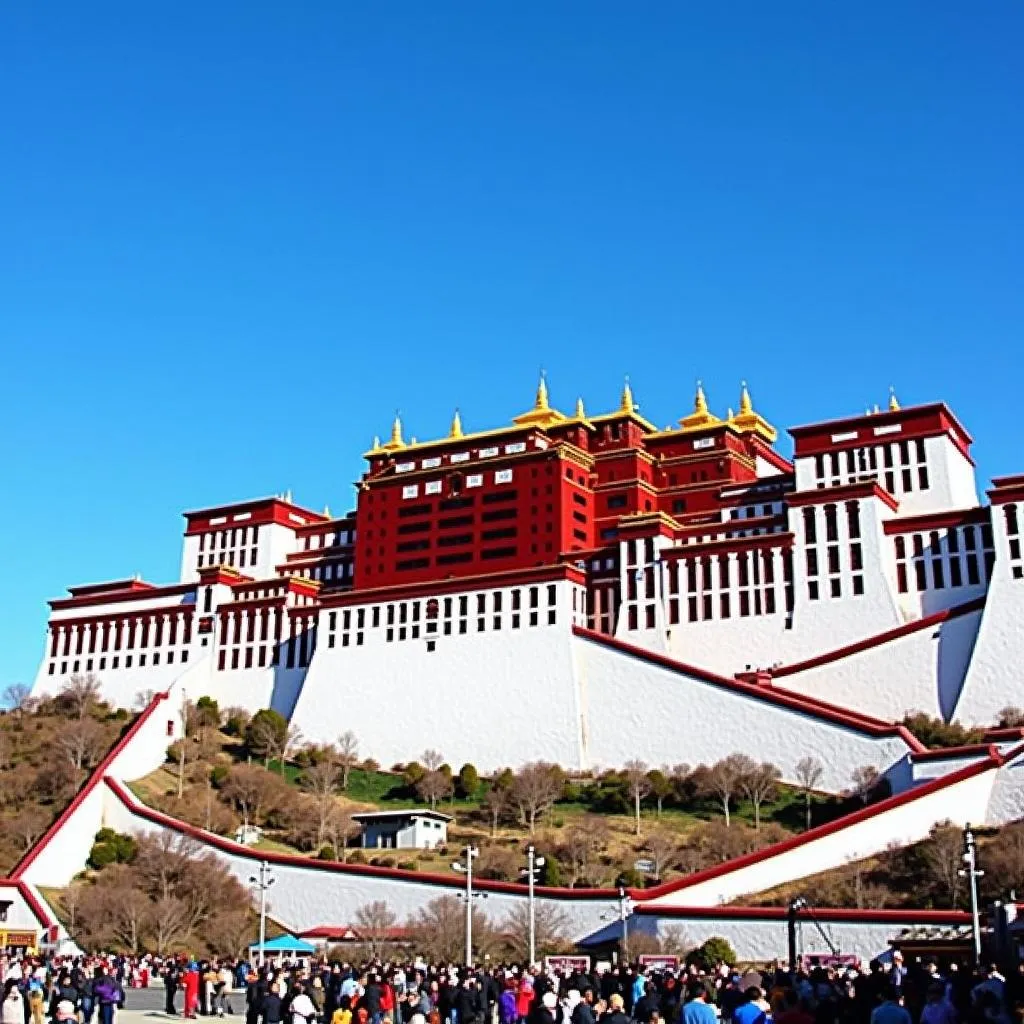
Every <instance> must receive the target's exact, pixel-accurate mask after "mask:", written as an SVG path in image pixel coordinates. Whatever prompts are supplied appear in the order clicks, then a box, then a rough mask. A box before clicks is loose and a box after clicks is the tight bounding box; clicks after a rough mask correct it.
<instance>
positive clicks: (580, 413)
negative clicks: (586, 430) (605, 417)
mask: <svg viewBox="0 0 1024 1024" xmlns="http://www.w3.org/2000/svg"><path fill="white" fill-rule="evenodd" d="M586 418H587V414H586V412H584V410H583V399H582V398H577V399H576V419H578V420H585V419H586Z"/></svg>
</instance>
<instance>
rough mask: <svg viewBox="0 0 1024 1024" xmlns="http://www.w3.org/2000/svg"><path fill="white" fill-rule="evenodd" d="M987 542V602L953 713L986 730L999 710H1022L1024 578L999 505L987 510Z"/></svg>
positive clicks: (1002, 510) (1004, 516)
mask: <svg viewBox="0 0 1024 1024" xmlns="http://www.w3.org/2000/svg"><path fill="white" fill-rule="evenodd" d="M1022 507H1024V503H1022V505H1019V506H1018V509H1021V508H1022ZM992 540H993V547H994V549H995V554H996V559H995V564H994V565H993V568H992V577H991V579H990V581H989V590H988V598H987V600H986V602H985V611H984V613H983V614H982V616H981V625H980V628H979V629H978V638H977V641H976V643H975V645H974V655H973V657H972V658H971V662H970V665H969V667H968V669H967V678H966V680H965V681H964V686H963V691H962V693H961V694H960V699H959V700H958V702H957V704H956V708H955V714H956V718H957V720H958V721H962V722H964V723H965V724H981V725H989V724H992V723H993V722H995V721H996V720H997V719H998V717H999V713H1000V711H1002V710H1003V708H1006V707H1024V667H1022V652H1024V578H1021V577H1020V576H1019V575H1015V571H1016V573H1020V571H1021V562H1020V559H1019V558H1018V559H1014V558H1013V557H1012V556H1011V550H1010V543H1011V538H1010V537H1009V536H1008V534H1007V528H1006V515H1005V512H1004V506H1002V505H996V506H994V507H993V509H992ZM1018 543H1019V539H1018Z"/></svg>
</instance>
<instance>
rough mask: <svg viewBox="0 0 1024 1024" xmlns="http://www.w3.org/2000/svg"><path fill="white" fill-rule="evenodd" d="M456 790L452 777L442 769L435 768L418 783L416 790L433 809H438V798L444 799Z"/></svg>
mask: <svg viewBox="0 0 1024 1024" xmlns="http://www.w3.org/2000/svg"><path fill="white" fill-rule="evenodd" d="M454 791H455V783H454V782H453V781H452V780H451V777H450V776H448V775H446V774H445V773H444V772H442V771H441V770H440V769H437V768H434V769H432V770H431V771H429V772H427V774H426V775H424V776H423V778H422V779H420V781H419V782H417V783H416V792H417V793H419V795H420V798H421V799H423V800H426V801H427V802H428V803H429V804H430V809H431V810H432V811H436V810H437V802H438V800H443V799H444V798H445V797H446V796H449V795H450V794H451V793H453V792H454Z"/></svg>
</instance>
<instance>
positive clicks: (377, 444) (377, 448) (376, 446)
mask: <svg viewBox="0 0 1024 1024" xmlns="http://www.w3.org/2000/svg"><path fill="white" fill-rule="evenodd" d="M370 451H371V452H379V451H380V437H379V436H378V435H377V434H374V435H373V447H372V448H371V449H370Z"/></svg>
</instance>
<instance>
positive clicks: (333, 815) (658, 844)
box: [131, 698, 886, 887]
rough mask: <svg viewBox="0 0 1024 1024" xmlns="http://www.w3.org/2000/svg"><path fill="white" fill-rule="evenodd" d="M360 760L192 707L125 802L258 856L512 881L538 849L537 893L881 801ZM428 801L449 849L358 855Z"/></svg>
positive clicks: (863, 787) (715, 778) (702, 778)
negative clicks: (381, 813)
mask: <svg viewBox="0 0 1024 1024" xmlns="http://www.w3.org/2000/svg"><path fill="white" fill-rule="evenodd" d="M360 753H361V752H360V751H359V744H358V739H357V738H356V737H354V736H352V735H351V734H345V735H344V736H342V737H340V738H339V741H338V743H337V744H335V745H333V746H330V747H323V746H310V745H304V744H303V743H302V739H301V737H300V736H297V735H295V734H294V732H293V730H290V729H289V727H288V726H287V723H285V722H284V720H283V719H281V718H280V716H277V715H275V714H274V713H273V712H266V711H263V712H260V713H258V714H257V716H256V717H255V718H253V719H250V718H249V717H248V716H247V715H245V714H244V712H241V711H239V710H237V709H226V710H224V711H223V712H222V711H221V709H220V708H219V707H218V706H217V705H216V702H214V701H213V700H211V699H209V698H201V699H200V700H199V701H198V702H197V704H196V705H195V706H194V707H192V708H190V709H189V729H188V740H187V742H186V744H185V745H184V747H182V746H181V745H178V744H176V745H175V746H174V747H172V748H170V749H169V750H168V759H167V762H166V763H165V765H164V766H163V767H162V768H160V769H159V770H158V771H156V772H154V773H153V774H151V775H150V776H148V777H147V778H145V779H141V780H139V781H137V782H135V783H133V784H132V787H131V788H132V789H133V791H134V792H135V794H136V795H137V796H138V797H139V798H140V799H141V800H143V801H144V802H145V803H148V804H149V805H150V806H152V807H154V808H156V809H158V810H161V811H164V812H166V813H168V814H170V815H172V816H175V817H179V818H182V819H183V820H186V821H188V822H190V823H192V824H195V825H198V826H200V827H202V828H205V829H208V830H210V831H213V832H216V833H219V834H221V835H226V836H231V835H233V834H234V832H235V830H236V829H237V828H238V827H239V826H240V825H241V824H242V823H243V821H246V822H248V823H249V824H251V825H256V826H258V827H259V828H261V829H262V830H263V831H262V839H261V841H260V843H258V844H257V848H264V849H272V850H283V851H293V852H299V853H305V854H307V855H313V856H319V857H323V858H329V859H342V860H349V861H355V862H368V863H371V864H379V865H382V866H386V867H401V868H405V869H409V870H433V871H442V872H447V871H448V870H449V865H450V861H451V854H452V852H454V851H455V850H457V849H458V848H459V847H460V846H462V845H464V844H465V843H467V842H472V843H473V844H474V845H476V846H478V847H479V848H480V852H481V857H480V861H479V862H478V870H479V872H480V874H481V876H483V877H487V878H493V879H502V880H516V879H518V878H519V872H520V869H521V868H522V867H523V865H524V863H525V847H526V845H527V844H528V843H529V842H530V841H531V840H532V842H533V843H534V844H535V845H536V846H537V848H538V850H539V852H540V853H542V854H543V855H544V856H545V858H546V862H547V863H546V865H545V868H544V870H543V875H542V877H541V881H542V882H543V883H544V884H549V885H558V884H562V885H573V886H608V885H613V884H627V885H631V886H637V887H639V886H643V885H645V884H651V883H654V882H656V881H662V880H667V879H671V878H673V877H678V876H679V875H681V874H687V873H690V872H692V871H695V870H699V869H700V868H702V867H707V866H709V865H711V864H714V863H718V862H720V861H722V860H726V859H729V858H731V857H735V856H738V855H740V854H743V853H746V852H750V851H752V850H755V849H759V848H761V847H763V846H767V845H769V844H771V843H774V842H778V841H779V840H780V839H783V838H785V837H786V836H787V835H790V834H792V833H794V832H796V831H799V830H800V829H802V828H805V827H806V823H807V815H808V805H809V809H810V815H811V820H812V822H813V824H821V823H823V822H825V821H828V820H831V819H833V818H835V817H837V816H839V815H841V814H844V813H847V812H848V811H850V810H852V809H853V808H854V807H857V806H862V803H863V802H864V801H865V800H870V799H875V798H878V797H880V796H883V795H885V793H886V789H885V786H884V785H882V786H876V785H875V784H874V782H875V780H874V777H873V776H872V775H871V773H870V772H865V773H864V776H863V778H861V779H860V780H859V788H860V791H861V793H860V795H856V794H854V795H850V796H848V797H844V798H835V797H827V796H824V795H821V794H817V793H814V792H813V791H811V790H810V789H808V791H807V792H806V793H805V792H802V791H799V790H797V789H794V788H793V787H790V786H785V785H782V784H780V783H779V782H778V781H777V775H778V773H777V771H776V770H775V769H773V768H772V766H770V765H757V764H754V763H753V762H750V761H749V759H744V758H742V757H740V756H739V755H732V756H730V757H726V758H725V759H723V761H722V762H719V763H718V764H716V765H712V766H697V767H695V768H691V767H690V766H688V765H684V764H680V765H675V766H672V767H664V768H660V769H652V768H649V767H648V766H646V765H643V764H641V763H640V762H634V763H632V764H631V765H630V766H627V769H626V770H624V771H619V772H614V771H608V772H604V773H601V774H600V775H595V776H569V775H567V774H566V773H565V772H564V771H562V770H561V769H559V768H557V767H555V766H553V765H531V766H526V767H525V768H524V769H521V770H520V771H519V772H517V773H513V772H512V771H511V770H505V771H503V772H501V773H498V774H496V775H495V776H493V777H491V778H481V777H479V776H478V774H477V772H476V770H475V769H474V767H473V766H472V765H463V766H461V768H460V769H459V770H458V771H454V770H453V769H452V768H451V767H450V766H448V765H447V764H446V763H445V762H444V757H443V753H441V752H439V751H434V750H429V749H428V750H426V751H424V753H423V755H422V756H421V758H420V760H419V761H417V762H412V763H410V764H405V765H394V766H392V767H391V768H390V769H388V770H383V769H381V767H380V766H379V765H378V764H377V763H376V762H375V761H373V760H372V758H363V757H361V756H360ZM811 776H812V778H811V780H810V782H811V784H813V771H812V772H811ZM726 795H728V804H729V824H726V821H725V813H724V801H725V797H726ZM431 802H434V803H436V805H437V808H438V809H439V810H442V811H444V812H445V813H448V814H451V815H453V817H454V821H453V823H452V824H451V826H450V827H449V832H448V835H449V848H448V849H442V850H437V851H414V850H401V851H396V850H381V851H369V850H362V849H357V848H354V846H355V843H356V842H357V836H358V828H357V826H356V825H355V824H354V823H353V822H352V820H351V815H352V814H353V813H355V812H357V811H359V810H367V809H395V808H401V807H411V806H422V805H425V804H430V803H431ZM638 803H639V816H638V815H637V813H636V812H637V804H638ZM531 819H532V827H531ZM644 862H647V863H644Z"/></svg>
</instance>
